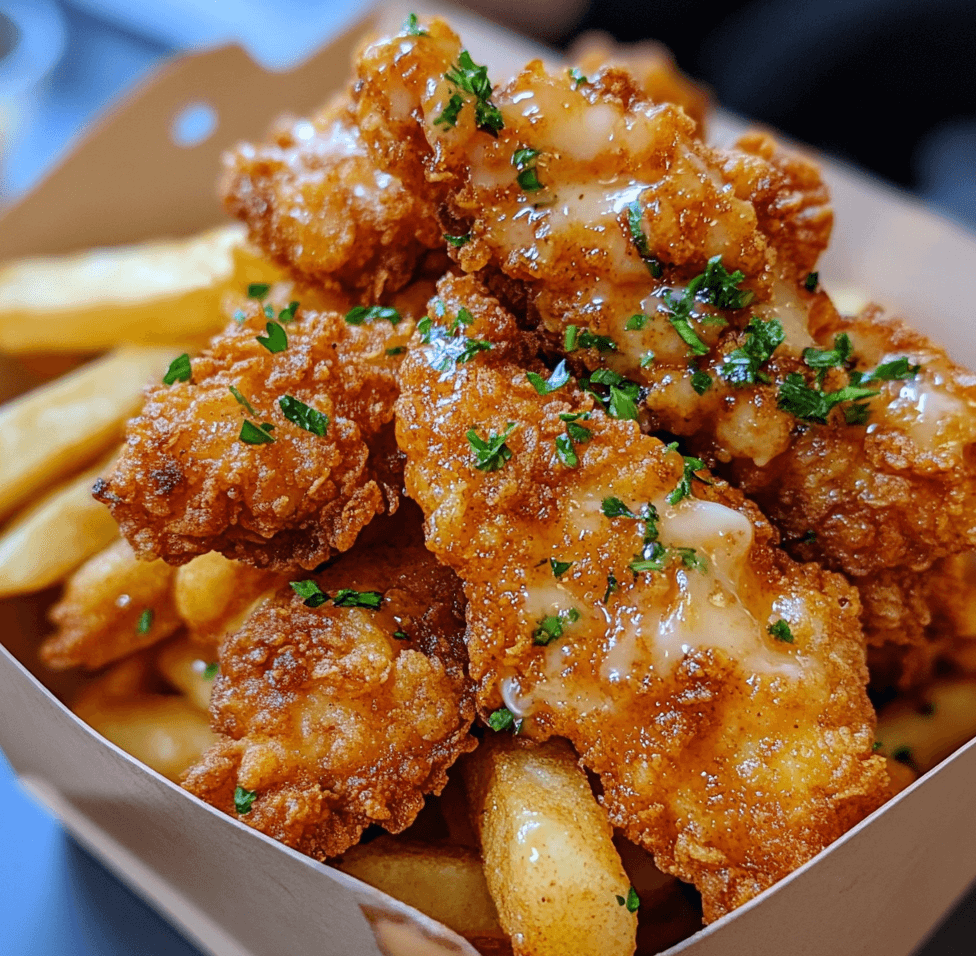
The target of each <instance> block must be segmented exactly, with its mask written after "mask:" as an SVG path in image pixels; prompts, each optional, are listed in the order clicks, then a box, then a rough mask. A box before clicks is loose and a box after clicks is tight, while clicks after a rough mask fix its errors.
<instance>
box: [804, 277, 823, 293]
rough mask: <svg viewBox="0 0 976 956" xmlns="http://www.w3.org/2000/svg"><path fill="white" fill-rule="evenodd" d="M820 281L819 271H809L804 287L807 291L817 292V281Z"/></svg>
mask: <svg viewBox="0 0 976 956" xmlns="http://www.w3.org/2000/svg"><path fill="white" fill-rule="evenodd" d="M819 281H820V273H819V272H809V273H807V277H806V278H805V279H804V280H803V288H804V289H806V290H807V292H815V291H816V289H817V283H818V282H819Z"/></svg>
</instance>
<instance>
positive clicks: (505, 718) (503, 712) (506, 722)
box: [486, 707, 518, 733]
mask: <svg viewBox="0 0 976 956" xmlns="http://www.w3.org/2000/svg"><path fill="white" fill-rule="evenodd" d="M486 723H487V724H488V726H489V727H491V729H492V730H494V731H495V733H501V732H502V731H503V730H512V729H513V728H514V729H515V732H516V733H518V729H517V727H516V724H515V715H514V714H513V713H512V712H511V711H510V710H509V709H508V708H507V707H499V708H498V710H495V711H492V712H491V713H490V714H489V715H488V720H487V721H486Z"/></svg>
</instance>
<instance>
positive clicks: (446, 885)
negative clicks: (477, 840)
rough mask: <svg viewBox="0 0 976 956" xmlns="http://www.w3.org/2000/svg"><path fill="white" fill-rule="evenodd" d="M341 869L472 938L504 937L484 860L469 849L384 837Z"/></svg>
mask: <svg viewBox="0 0 976 956" xmlns="http://www.w3.org/2000/svg"><path fill="white" fill-rule="evenodd" d="M338 868H339V869H340V870H342V871H343V872H345V873H348V874H349V875H350V876H355V877H357V878H358V879H360V880H362V881H363V882H364V883H369V885H370V886H375V887H376V888H377V889H378V890H382V891H383V892H384V893H389V894H390V895H391V896H395V897H396V898H397V899H399V900H401V901H402V902H404V903H406V904H407V905H408V906H412V907H414V909H418V910H420V912H421V913H425V914H426V915H427V916H429V917H431V919H435V920H437V921H438V922H441V923H443V924H444V925H445V926H447V927H449V928H450V929H453V930H454V932H456V933H459V934H460V935H461V936H465V937H467V938H468V939H478V938H482V937H484V938H493V939H504V938H505V934H504V931H503V930H502V928H501V926H500V925H499V923H498V914H497V912H496V911H495V904H494V903H493V902H492V899H491V896H490V895H489V893H488V887H487V885H486V884H485V874H484V871H483V869H482V866H481V858H480V857H479V856H478V854H477V853H476V852H475V851H474V850H471V849H468V848H467V847H459V846H438V845H432V844H425V843H411V842H407V841H405V840H396V839H394V838H393V837H387V836H382V837H379V838H378V839H376V840H373V841H372V842H371V843H366V844H360V845H359V846H356V847H353V848H352V849H351V850H349V851H348V852H347V853H345V854H344V855H343V857H342V861H341V862H340V863H339V864H338Z"/></svg>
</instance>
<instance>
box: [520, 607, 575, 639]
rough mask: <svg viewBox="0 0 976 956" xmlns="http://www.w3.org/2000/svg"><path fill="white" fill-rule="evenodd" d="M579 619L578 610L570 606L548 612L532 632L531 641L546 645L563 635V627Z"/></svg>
mask: <svg viewBox="0 0 976 956" xmlns="http://www.w3.org/2000/svg"><path fill="white" fill-rule="evenodd" d="M579 619H580V612H579V611H577V610H576V608H574V607H571V608H570V609H569V610H568V611H560V612H559V613H558V614H549V615H547V616H546V617H544V618H543V619H542V620H541V621H539V623H538V625H537V626H536V629H535V630H534V631H533V632H532V642H533V643H534V644H539V645H541V646H542V647H546V646H547V645H548V644H551V643H552V642H553V641H555V640H557V639H558V638H560V637H562V636H563V629H564V628H565V627H566V626H567V625H569V624H575V623H576V622H577V621H578V620H579Z"/></svg>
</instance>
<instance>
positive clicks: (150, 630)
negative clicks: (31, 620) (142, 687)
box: [41, 540, 180, 670]
mask: <svg viewBox="0 0 976 956" xmlns="http://www.w3.org/2000/svg"><path fill="white" fill-rule="evenodd" d="M173 575H174V569H173V568H171V567H170V566H169V565H168V564H165V563H164V562H163V561H140V560H138V558H137V557H136V556H135V555H134V554H133V553H132V548H131V547H130V546H129V544H128V543H127V542H126V541H124V540H117V541H115V542H113V543H112V544H110V545H109V546H108V547H107V548H106V549H105V550H104V551H101V552H99V553H98V554H96V555H95V556H94V557H93V558H90V559H89V560H88V561H86V562H85V563H84V564H83V565H82V566H81V567H80V568H78V570H77V571H75V573H74V574H72V575H71V577H70V578H68V580H67V582H66V584H65V587H64V593H63V594H62V596H61V599H60V600H59V601H58V603H57V604H55V605H54V607H52V608H51V613H50V618H51V622H52V623H53V624H54V625H55V626H56V628H57V630H56V631H55V632H54V634H52V635H51V636H50V637H48V638H47V639H46V640H45V641H44V643H43V644H42V645H41V660H43V661H44V663H45V664H47V666H48V667H51V668H53V669H55V670H69V669H70V668H72V667H83V668H85V669H86V670H98V668H100V667H104V666H105V665H106V664H108V663H110V662H112V661H117V660H119V659H121V658H123V657H127V656H128V655H130V654H132V653H134V652H135V651H138V650H141V649H142V648H144V647H149V646H150V645H151V644H156V643H157V642H158V641H161V640H162V639H163V638H165V637H169V636H170V634H172V633H173V632H174V631H175V630H176V629H177V628H178V627H179V626H180V618H179V615H178V614H177V612H176V607H175V605H174V602H173Z"/></svg>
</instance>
